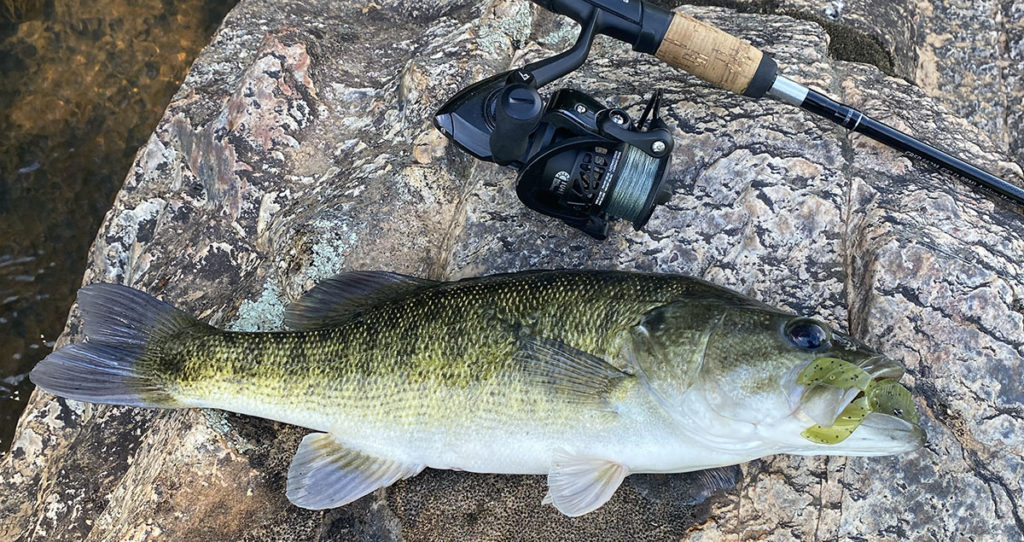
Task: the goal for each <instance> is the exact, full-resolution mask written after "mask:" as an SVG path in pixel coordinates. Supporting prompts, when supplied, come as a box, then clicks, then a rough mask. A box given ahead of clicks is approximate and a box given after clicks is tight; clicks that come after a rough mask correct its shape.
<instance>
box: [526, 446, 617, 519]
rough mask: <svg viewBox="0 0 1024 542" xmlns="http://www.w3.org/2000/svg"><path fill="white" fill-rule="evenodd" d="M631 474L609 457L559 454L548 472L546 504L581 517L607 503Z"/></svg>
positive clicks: (572, 515) (567, 513)
mask: <svg viewBox="0 0 1024 542" xmlns="http://www.w3.org/2000/svg"><path fill="white" fill-rule="evenodd" d="M628 475H629V469H628V468H627V467H625V466H624V465H622V464H620V463H616V462H614V461H610V460H608V459H602V458H597V457H586V456H574V455H569V454H559V455H557V456H556V457H555V461H554V464H553V466H552V467H551V472H549V473H548V494H547V496H546V497H544V501H543V504H553V505H555V508H557V509H558V511H559V512H561V513H563V514H565V515H567V516H569V517H576V516H582V515H583V514H586V513H588V512H593V511H594V510H597V509H598V508H600V507H601V505H603V504H604V503H606V502H608V499H610V498H612V495H614V494H615V490H616V489H618V488H619V485H620V484H621V483H622V480H623V479H625V478H626V476H628Z"/></svg>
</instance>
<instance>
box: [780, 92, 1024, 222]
mask: <svg viewBox="0 0 1024 542" xmlns="http://www.w3.org/2000/svg"><path fill="white" fill-rule="evenodd" d="M800 107H802V108H803V109H806V110H807V111H810V112H811V113H814V114H816V115H821V116H822V117H825V118H826V119H828V120H831V121H832V122H835V123H836V124H839V125H840V126H843V127H844V128H848V129H850V130H853V131H854V132H858V133H861V134H864V135H866V136H868V137H870V138H871V139H874V140H875V141H879V142H881V143H884V144H886V145H889V146H890V147H893V148H895V149H899V150H901V151H905V152H909V153H912V154H916V155H917V156H920V157H921V158H924V159H925V160H928V161H929V162H932V163H933V164H936V165H939V166H942V167H944V168H946V169H948V170H950V171H952V172H953V173H956V174H957V175H960V176H961V177H964V178H966V179H970V180H972V181H974V182H975V183H977V184H979V185H981V186H983V187H985V188H988V189H989V190H991V191H993V192H995V193H997V194H999V195H1000V196H1003V197H1005V198H1008V199H1010V200H1012V201H1014V202H1016V203H1017V204H1019V205H1024V188H1021V187H1019V186H1017V185H1015V184H1012V183H1009V182H1007V181H1004V180H1002V179H1000V178H999V177H996V176H995V175H992V174H991V173H989V172H987V171H985V170H983V169H980V168H978V167H975V166H972V165H971V164H968V163H967V162H964V161H963V160H961V159H959V158H956V157H954V156H951V155H949V154H948V153H945V152H943V151H940V150H939V149H936V148H935V147H932V146H931V145H927V144H925V143H924V142H922V141H920V140H918V139H915V138H913V137H910V136H909V135H907V134H905V133H903V132H901V131H899V130H897V129H895V128H893V127H892V126H888V125H886V124H884V123H881V122H879V121H877V120H874V119H872V118H871V117H868V116H867V115H865V114H863V113H861V112H860V111H858V110H856V109H854V108H852V107H850V106H848V105H843V104H841V103H838V102H836V101H834V100H832V99H830V98H828V97H827V96H824V95H822V94H820V93H817V92H815V91H813V90H808V91H807V97H806V98H804V100H803V102H802V103H801V104H800Z"/></svg>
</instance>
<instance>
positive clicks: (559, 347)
mask: <svg viewBox="0 0 1024 542" xmlns="http://www.w3.org/2000/svg"><path fill="white" fill-rule="evenodd" d="M517 355H518V358H519V360H520V361H521V362H522V364H523V372H524V373H525V374H526V375H527V377H529V378H530V379H531V380H532V381H533V382H535V383H536V384H538V385H540V386H543V387H545V388H548V389H550V390H552V391H555V392H556V393H558V394H559V395H561V396H563V397H564V398H565V399H566V400H567V401H569V402H573V403H596V404H607V403H608V399H609V398H610V397H609V396H610V395H611V393H612V392H613V390H615V389H616V388H617V387H618V386H619V385H620V384H622V383H624V382H625V381H627V380H632V379H634V377H633V375H631V374H629V373H627V372H623V371H621V370H619V369H617V368H615V367H614V366H613V365H611V364H610V363H608V362H607V361H605V360H604V359H601V358H599V357H597V356H595V355H593V354H590V353H589V352H584V351H583V350H580V349H578V348H574V347H572V346H569V345H567V344H565V343H563V342H561V341H558V340H554V339H542V338H539V337H534V336H531V335H525V336H523V337H521V338H520V349H519V353H518V354H517Z"/></svg>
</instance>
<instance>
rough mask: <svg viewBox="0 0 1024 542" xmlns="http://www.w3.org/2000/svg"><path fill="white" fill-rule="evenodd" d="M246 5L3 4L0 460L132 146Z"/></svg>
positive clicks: (159, 1)
mask: <svg viewBox="0 0 1024 542" xmlns="http://www.w3.org/2000/svg"><path fill="white" fill-rule="evenodd" d="M236 2H237V0H174V1H173V2H172V1H170V0H81V1H78V2H61V1H59V0H47V1H42V0H27V1H26V0H2V1H0V74H2V77H0V455H2V454H3V453H6V451H7V450H8V449H9V448H10V444H11V437H12V436H13V434H14V427H15V424H16V422H17V419H18V417H19V416H20V414H21V412H22V410H23V409H24V407H25V403H26V401H27V400H28V396H29V394H30V393H31V391H32V384H31V382H29V379H28V378H27V374H28V371H29V370H31V368H32V366H33V365H35V364H36V362H38V361H39V360H40V359H42V358H43V357H44V356H45V355H46V354H47V353H49V352H50V350H51V349H52V347H53V341H54V340H55V339H56V338H57V336H58V335H59V334H60V333H61V331H62V330H63V327H64V321H65V320H66V318H67V314H68V310H69V309H70V307H71V303H72V301H73V300H74V295H75V292H76V290H77V289H78V286H79V284H80V281H81V277H82V272H83V271H84V269H85V264H86V260H87V256H88V249H89V245H90V243H91V242H92V239H93V236H94V235H95V233H96V230H97V228H98V227H99V225H100V222H101V221H102V219H103V214H104V213H105V212H106V210H107V209H108V208H109V207H110V204H111V202H112V200H113V197H114V194H115V193H116V192H117V189H118V187H120V185H121V182H122V181H123V180H124V177H125V173H126V172H127V171H128V168H129V167H130V166H131V163H132V159H133V157H134V155H135V152H136V151H137V150H138V148H139V147H140V146H141V145H142V144H143V143H144V142H145V140H146V139H147V138H148V137H149V134H150V133H151V132H152V131H153V129H154V128H155V126H156V123H157V121H158V120H159V119H160V116H161V114H162V112H163V110H164V108H165V107H166V106H167V102H168V101H169V100H170V98H171V95H172V94H173V93H174V91H175V90H176V89H177V88H178V86H179V85H180V84H181V80H182V78H183V77H184V75H185V72H186V71H187V69H188V66H189V65H190V64H191V62H192V60H193V59H194V58H195V56H196V54H197V53H198V52H199V50H200V49H201V48H202V47H203V46H204V45H206V43H207V42H208V41H209V39H210V37H211V36H212V34H213V31H214V30H215V29H216V28H217V25H219V24H220V21H221V20H222V19H223V17H224V15H225V14H226V13H227V12H228V10H230V9H231V7H233V6H234V4H235V3H236Z"/></svg>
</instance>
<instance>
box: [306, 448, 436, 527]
mask: <svg viewBox="0 0 1024 542" xmlns="http://www.w3.org/2000/svg"><path fill="white" fill-rule="evenodd" d="M422 470H423V465H407V464H403V463H401V462H399V461H394V460H391V459H384V458H380V457H374V456H372V455H369V454H365V453H363V452H359V451H355V450H351V449H349V448H346V447H344V446H343V445H342V444H341V443H339V442H338V441H337V440H335V439H334V437H332V436H331V435H329V434H327V433H312V434H309V435H306V436H305V437H304V438H303V439H302V443H301V444H299V450H298V451H297V452H296V453H295V457H294V458H293V459H292V464H291V466H290V467H288V489H287V495H288V500H289V501H291V502H292V504H294V505H295V506H298V507H301V508H309V509H311V510H323V509H325V508H334V507H337V506H342V505H345V504H348V503H350V502H352V501H354V500H356V499H358V498H360V497H362V496H364V495H366V494H368V493H370V492H372V491H374V490H375V489H378V488H382V487H386V486H389V485H391V484H393V483H395V482H397V481H398V480H401V479H403V478H409V477H410V476H415V475H416V474H419V472H420V471H422Z"/></svg>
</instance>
